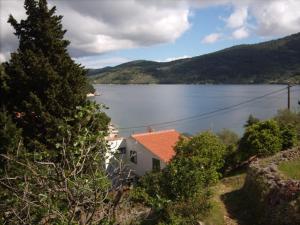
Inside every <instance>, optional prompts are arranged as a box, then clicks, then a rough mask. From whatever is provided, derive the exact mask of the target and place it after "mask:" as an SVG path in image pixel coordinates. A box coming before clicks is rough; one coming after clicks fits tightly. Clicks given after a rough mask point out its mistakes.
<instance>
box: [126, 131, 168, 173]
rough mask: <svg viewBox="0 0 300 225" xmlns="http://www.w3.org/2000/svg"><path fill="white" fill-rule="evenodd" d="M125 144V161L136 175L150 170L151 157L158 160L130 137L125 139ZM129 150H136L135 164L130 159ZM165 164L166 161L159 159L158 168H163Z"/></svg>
mask: <svg viewBox="0 0 300 225" xmlns="http://www.w3.org/2000/svg"><path fill="white" fill-rule="evenodd" d="M126 146H127V148H126V159H127V161H126V163H127V164H128V166H129V167H130V168H131V169H132V170H133V172H134V173H135V174H136V175H138V176H143V175H144V174H145V173H146V172H150V171H152V158H155V159H158V160H160V159H159V158H158V157H157V156H156V155H154V154H153V153H152V152H150V151H149V150H147V149H146V148H145V147H144V146H143V145H141V144H140V143H139V142H137V141H136V140H135V139H134V138H132V137H129V138H127V139H126ZM130 151H136V153H137V164H135V163H132V162H131V161H130ZM165 166H166V163H165V162H163V161H162V160H160V168H161V169H163V168H164V167H165Z"/></svg>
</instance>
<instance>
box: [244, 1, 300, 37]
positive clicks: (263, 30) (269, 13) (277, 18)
mask: <svg viewBox="0 0 300 225" xmlns="http://www.w3.org/2000/svg"><path fill="white" fill-rule="evenodd" d="M250 9H251V12H252V14H253V16H254V17H255V19H256V21H257V33H258V34H259V35H262V36H273V35H289V34H292V33H296V32H299V31H300V1H299V0H273V1H256V2H255V3H253V4H252V5H251V8H250Z"/></svg>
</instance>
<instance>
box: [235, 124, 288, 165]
mask: <svg viewBox="0 0 300 225" xmlns="http://www.w3.org/2000/svg"><path fill="white" fill-rule="evenodd" d="M240 148H241V150H242V152H243V153H244V157H245V159H247V158H248V157H249V156H253V155H258V156H269V155H273V154H274V153H276V152H278V151H280V150H281V149H282V137H281V132H280V128H279V125H278V123H277V122H276V121H275V120H266V121H262V122H259V123H255V124H253V125H251V126H249V127H247V129H246V131H245V133H244V136H243V137H242V139H241V143H240Z"/></svg>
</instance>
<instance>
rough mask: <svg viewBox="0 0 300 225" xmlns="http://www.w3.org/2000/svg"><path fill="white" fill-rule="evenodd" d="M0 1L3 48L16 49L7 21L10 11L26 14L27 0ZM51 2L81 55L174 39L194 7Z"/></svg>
mask: <svg viewBox="0 0 300 225" xmlns="http://www.w3.org/2000/svg"><path fill="white" fill-rule="evenodd" d="M0 2H1V8H0V9H1V12H0V15H1V22H0V26H1V39H0V40H1V49H0V52H3V51H6V50H9V51H13V50H14V49H16V45H17V41H16V39H15V38H13V35H12V33H13V30H12V28H11V27H10V25H9V24H7V23H6V22H5V21H6V20H7V18H8V15H9V14H10V13H11V14H13V15H14V16H15V15H17V16H16V18H17V19H18V20H19V19H20V18H21V17H22V15H24V9H23V0H1V1H0ZM49 3H50V5H56V6H57V10H58V11H57V13H58V14H61V15H63V16H64V18H63V26H64V28H66V29H67V30H68V32H67V33H66V37H67V38H68V39H69V40H70V41H71V46H70V48H69V49H70V52H71V54H72V55H73V56H77V57H79V56H84V55H89V54H95V53H97V54H99V53H100V54H102V53H106V52H110V51H115V50H120V49H128V48H133V47H138V46H151V45H155V44H159V43H166V42H173V41H175V40H176V39H177V38H178V37H180V36H181V35H182V34H183V33H184V32H185V31H186V30H187V29H188V28H189V27H190V23H189V21H188V17H189V12H190V11H189V8H188V6H187V5H186V4H183V3H184V1H182V3H181V1H178V3H173V4H169V3H167V2H166V4H162V3H159V2H148V1H143V0H124V1H88V2H87V1H67V0H65V1H62V0H49ZM3 31H4V32H3ZM2 45H3V46H2Z"/></svg>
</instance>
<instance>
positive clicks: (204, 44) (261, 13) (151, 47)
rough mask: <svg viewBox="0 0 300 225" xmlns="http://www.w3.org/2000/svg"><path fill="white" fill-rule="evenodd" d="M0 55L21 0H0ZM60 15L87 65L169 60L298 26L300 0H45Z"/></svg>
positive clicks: (8, 45)
mask: <svg viewBox="0 0 300 225" xmlns="http://www.w3.org/2000/svg"><path fill="white" fill-rule="evenodd" d="M0 3H1V5H0V6H1V7H0V15H1V23H0V28H1V33H0V40H1V49H0V61H4V60H8V59H9V55H10V53H11V52H12V51H14V50H15V49H16V48H17V40H16V38H15V37H14V36H13V30H12V28H11V27H10V26H9V25H8V24H7V23H6V19H5V18H7V17H8V15H9V14H10V13H11V14H13V15H14V16H15V17H16V18H17V19H21V18H24V17H25V12H24V9H23V0H0ZM53 5H56V6H57V14H61V15H63V16H64V18H63V21H62V22H63V26H64V28H66V29H67V30H68V32H67V34H66V38H67V39H69V40H70V41H71V45H70V47H69V51H70V54H71V56H72V57H73V58H74V59H75V60H76V61H77V62H80V63H82V64H83V65H85V66H86V67H89V68H101V67H105V66H114V65H117V64H120V63H124V62H127V61H131V60H138V59H145V60H154V61H170V60H174V59H177V58H184V57H192V56H197V55H202V54H206V53H210V52H214V51H217V50H221V49H223V48H227V47H230V46H233V45H238V44H251V43H257V42H262V41H266V40H270V39H274V38H278V37H283V36H286V35H289V34H292V33H296V32H299V31H300V13H299V11H300V1H299V0H173V1H172V0H151V1H147V0H114V1H109V0H101V1H96V0H86V1H67V0H49V6H50V7H51V6H53Z"/></svg>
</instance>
